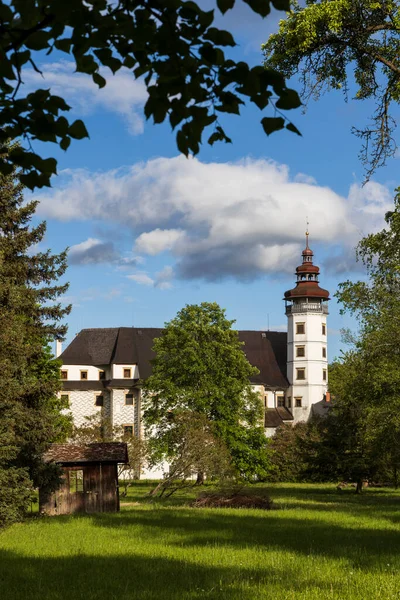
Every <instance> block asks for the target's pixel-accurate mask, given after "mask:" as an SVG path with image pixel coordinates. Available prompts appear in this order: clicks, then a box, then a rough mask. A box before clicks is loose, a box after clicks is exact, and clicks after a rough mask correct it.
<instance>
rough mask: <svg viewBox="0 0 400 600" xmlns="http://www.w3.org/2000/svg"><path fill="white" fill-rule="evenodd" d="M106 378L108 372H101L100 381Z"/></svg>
mask: <svg viewBox="0 0 400 600" xmlns="http://www.w3.org/2000/svg"><path fill="white" fill-rule="evenodd" d="M105 378H106V372H105V371H99V379H100V380H102V379H105Z"/></svg>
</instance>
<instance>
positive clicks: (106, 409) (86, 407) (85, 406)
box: [61, 390, 111, 427]
mask: <svg viewBox="0 0 400 600" xmlns="http://www.w3.org/2000/svg"><path fill="white" fill-rule="evenodd" d="M61 394H68V396H69V407H70V410H71V412H72V416H73V420H74V424H75V425H77V426H78V427H79V426H80V425H84V423H85V422H86V421H85V417H90V416H92V415H95V414H99V415H100V414H101V412H103V414H104V416H105V417H108V416H109V415H110V409H111V406H110V393H109V392H107V391H106V390H104V391H102V392H100V391H97V392H94V391H86V390H85V391H81V390H72V391H70V392H67V391H66V392H61ZM98 395H102V396H103V397H104V406H103V407H101V406H96V405H95V401H96V396H98Z"/></svg>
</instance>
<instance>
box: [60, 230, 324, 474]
mask: <svg viewBox="0 0 400 600" xmlns="http://www.w3.org/2000/svg"><path fill="white" fill-rule="evenodd" d="M306 240H307V243H306V248H305V250H304V251H303V253H302V258H303V261H302V264H301V265H300V266H299V267H297V269H296V275H297V281H296V286H295V287H294V288H293V289H292V290H288V291H287V292H286V293H285V305H286V315H287V319H288V330H287V333H284V332H274V331H239V337H240V339H241V340H242V341H243V342H244V346H243V350H244V352H245V353H246V356H247V358H248V360H249V362H250V363H251V364H253V365H254V366H256V367H257V368H258V370H259V375H256V376H254V377H253V378H252V380H251V384H252V385H253V387H254V389H255V390H257V391H258V392H259V394H260V396H261V398H262V402H263V404H264V408H265V420H264V426H265V434H266V435H267V436H271V435H273V434H274V432H275V430H276V427H278V426H279V425H281V424H282V423H296V422H299V421H307V420H308V419H309V418H310V415H311V414H312V413H319V414H323V413H324V412H325V411H326V409H327V407H328V406H329V403H328V400H329V394H328V393H327V384H328V347H327V315H328V306H327V301H328V300H329V292H327V291H326V290H324V289H322V288H320V287H319V282H318V276H319V268H318V267H317V266H315V265H314V264H313V253H312V251H311V250H310V248H309V246H308V233H307V236H306ZM160 335H162V329H156V328H143V329H140V328H136V327H120V328H109V329H103V328H98V329H83V330H82V331H81V332H80V333H79V334H78V335H77V336H76V337H75V339H74V340H73V341H72V342H71V344H70V345H69V346H68V347H67V348H66V349H65V351H64V352H62V353H61V354H60V356H59V357H60V359H61V360H62V362H63V365H62V367H61V380H62V384H63V391H62V392H61V393H62V394H63V395H64V397H65V400H68V402H69V405H70V409H71V411H72V415H73V419H74V422H75V424H76V425H82V424H83V423H84V422H85V418H86V417H89V416H92V415H95V414H97V413H101V414H102V415H103V416H105V417H107V418H108V419H109V420H110V422H111V424H112V425H119V426H121V427H122V428H123V429H124V431H125V434H126V435H135V436H141V435H143V428H142V424H141V381H142V380H144V379H146V378H147V377H148V376H149V375H150V373H151V359H152V358H153V357H154V353H153V351H152V346H153V340H154V338H156V337H159V336H160ZM59 350H60V348H59ZM58 353H59V352H58ZM157 475H159V474H157Z"/></svg>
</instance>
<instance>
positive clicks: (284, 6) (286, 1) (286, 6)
mask: <svg viewBox="0 0 400 600" xmlns="http://www.w3.org/2000/svg"><path fill="white" fill-rule="evenodd" d="M271 2H272V4H273V6H274V8H276V10H285V11H286V12H289V11H290V0H271Z"/></svg>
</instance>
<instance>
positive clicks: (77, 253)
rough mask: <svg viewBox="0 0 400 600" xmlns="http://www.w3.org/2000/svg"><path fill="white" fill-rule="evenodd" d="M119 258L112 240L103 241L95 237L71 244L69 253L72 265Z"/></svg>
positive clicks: (95, 263)
mask: <svg viewBox="0 0 400 600" xmlns="http://www.w3.org/2000/svg"><path fill="white" fill-rule="evenodd" d="M117 259H118V253H117V252H116V250H115V248H114V244H113V243H112V242H101V241H100V240H97V239H95V238H89V239H87V240H86V241H84V242H81V243H80V244H76V245H75V246H71V248H70V250H69V254H68V260H69V263H70V264H71V265H97V264H102V263H107V262H114V261H115V260H117Z"/></svg>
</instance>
